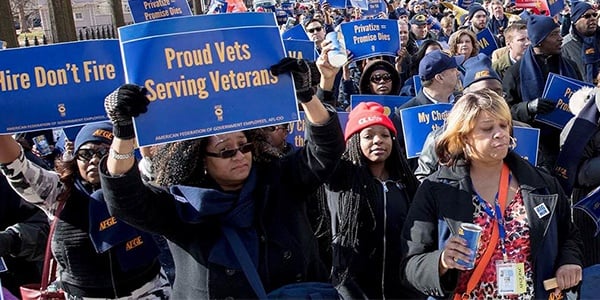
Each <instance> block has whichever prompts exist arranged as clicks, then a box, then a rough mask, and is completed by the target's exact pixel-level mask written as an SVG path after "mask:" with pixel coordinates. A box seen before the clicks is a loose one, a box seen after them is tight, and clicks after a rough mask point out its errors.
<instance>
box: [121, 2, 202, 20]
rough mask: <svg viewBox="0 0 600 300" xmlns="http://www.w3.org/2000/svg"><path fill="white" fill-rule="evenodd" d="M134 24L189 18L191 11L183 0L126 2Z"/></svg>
mask: <svg viewBox="0 0 600 300" xmlns="http://www.w3.org/2000/svg"><path fill="white" fill-rule="evenodd" d="M128 2H129V8H130V9H131V16H132V17H133V21H134V22H135V23H141V22H146V21H152V20H158V19H164V18H171V17H183V16H191V15H192V10H191V9H190V6H189V4H188V3H187V1H185V0H154V1H147V0H128Z"/></svg>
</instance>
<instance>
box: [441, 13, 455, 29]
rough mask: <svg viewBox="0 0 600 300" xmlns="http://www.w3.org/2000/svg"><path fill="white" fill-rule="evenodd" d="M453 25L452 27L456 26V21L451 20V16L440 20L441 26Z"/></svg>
mask: <svg viewBox="0 0 600 300" xmlns="http://www.w3.org/2000/svg"><path fill="white" fill-rule="evenodd" d="M449 24H451V25H452V26H454V19H453V18H450V17H449V16H445V17H443V18H442V19H441V20H440V25H441V26H442V27H446V25H449Z"/></svg>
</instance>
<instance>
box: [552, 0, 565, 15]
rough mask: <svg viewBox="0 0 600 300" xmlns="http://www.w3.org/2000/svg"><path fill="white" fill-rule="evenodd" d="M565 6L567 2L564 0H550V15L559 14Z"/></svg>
mask: <svg viewBox="0 0 600 300" xmlns="http://www.w3.org/2000/svg"><path fill="white" fill-rule="evenodd" d="M564 8H565V2H564V1H563V0H548V9H549V10H550V16H556V15H558V14H559V13H560V12H561V11H562V10H563V9H564Z"/></svg>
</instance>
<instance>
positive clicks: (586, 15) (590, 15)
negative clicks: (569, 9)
mask: <svg viewBox="0 0 600 300" xmlns="http://www.w3.org/2000/svg"><path fill="white" fill-rule="evenodd" d="M581 17H582V18H584V19H589V18H592V17H594V18H596V17H598V13H589V14H585V15H583V16H581Z"/></svg>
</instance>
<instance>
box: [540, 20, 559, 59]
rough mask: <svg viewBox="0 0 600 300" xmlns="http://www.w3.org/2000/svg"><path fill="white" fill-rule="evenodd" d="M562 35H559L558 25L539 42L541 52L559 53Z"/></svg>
mask: <svg viewBox="0 0 600 300" xmlns="http://www.w3.org/2000/svg"><path fill="white" fill-rule="evenodd" d="M562 41H563V37H562V36H561V35H560V27H559V28H556V29H554V30H552V32H550V34H548V36H547V37H546V38H545V39H544V40H543V41H542V42H541V43H540V45H539V49H540V51H541V52H542V53H544V54H548V55H551V54H553V55H556V54H560V47H561V46H562Z"/></svg>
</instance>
